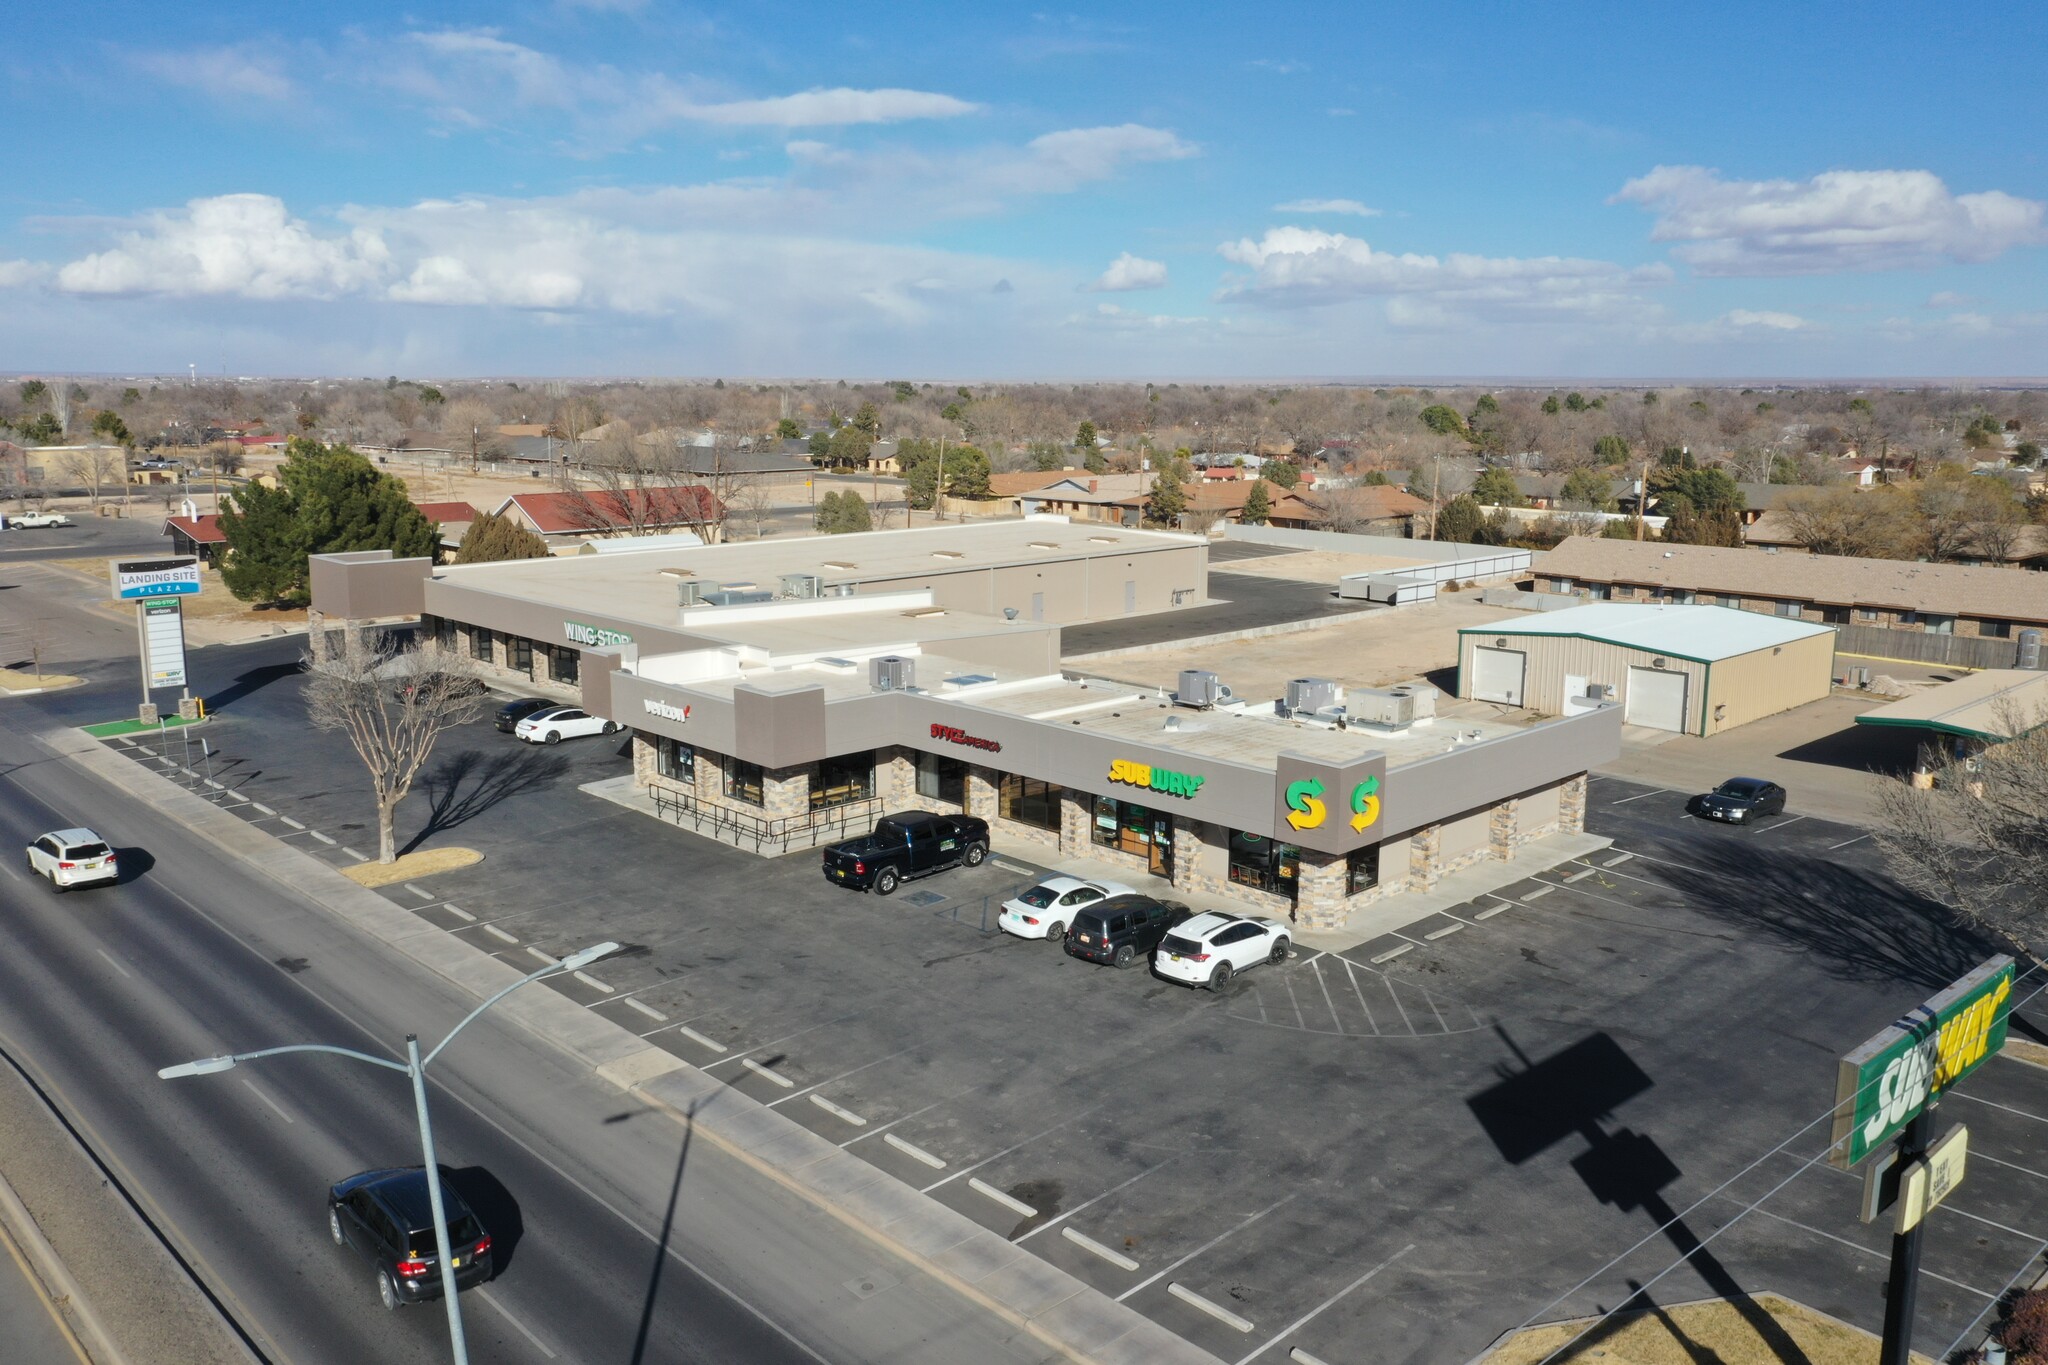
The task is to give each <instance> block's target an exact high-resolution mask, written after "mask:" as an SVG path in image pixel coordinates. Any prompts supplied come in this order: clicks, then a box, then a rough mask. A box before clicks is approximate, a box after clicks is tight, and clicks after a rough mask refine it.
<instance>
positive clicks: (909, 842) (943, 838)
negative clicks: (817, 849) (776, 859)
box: [825, 810, 988, 896]
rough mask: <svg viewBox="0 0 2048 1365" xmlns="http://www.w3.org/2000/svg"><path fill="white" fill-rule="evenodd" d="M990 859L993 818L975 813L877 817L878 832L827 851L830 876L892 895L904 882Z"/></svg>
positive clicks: (831, 879)
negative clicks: (978, 815) (977, 816)
mask: <svg viewBox="0 0 2048 1365" xmlns="http://www.w3.org/2000/svg"><path fill="white" fill-rule="evenodd" d="M986 857H988V821H986V820H977V819H975V818H974V817H973V816H971V815H927V814H925V813H924V812H923V811H915V810H913V811H904V812H902V813H900V814H897V815H885V816H883V817H882V818H881V819H879V820H877V821H875V831H874V833H872V834H869V835H865V836H863V837H862V838H859V839H848V840H847V841H846V842H845V843H841V844H832V845H830V846H828V847H827V848H826V849H825V880H826V881H828V882H833V883H835V884H837V885H839V886H850V887H852V888H853V889H854V890H856V891H866V890H869V889H870V888H872V889H873V891H874V893H875V894H876V895H877V896H886V895H888V894H889V893H890V892H891V891H894V890H895V889H896V887H897V885H898V883H900V882H904V881H907V880H909V879H910V878H912V877H922V876H925V875H927V874H929V873H933V872H943V871H945V870H946V869H947V868H949V867H955V866H958V865H959V864H961V863H965V864H966V865H967V866H969V867H980V866H981V860H982V859H984V858H986Z"/></svg>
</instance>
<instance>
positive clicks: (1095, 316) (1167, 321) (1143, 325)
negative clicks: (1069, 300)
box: [1064, 303, 1217, 332]
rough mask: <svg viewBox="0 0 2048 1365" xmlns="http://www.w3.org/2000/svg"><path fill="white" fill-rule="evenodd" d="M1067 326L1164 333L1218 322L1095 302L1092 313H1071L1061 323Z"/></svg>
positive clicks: (1212, 324)
mask: <svg viewBox="0 0 2048 1365" xmlns="http://www.w3.org/2000/svg"><path fill="white" fill-rule="evenodd" d="M1064 325H1065V326H1068V327H1090V328H1095V329H1098V330H1105V329H1106V330H1109V331H1115V332H1167V331H1181V330H1185V329H1187V328H1190V327H1209V326H1214V325H1217V324H1215V323H1214V322H1213V320H1212V319H1209V318H1203V317H1180V316H1175V315H1173V314H1170V313H1144V312H1140V311H1138V310H1137V309H1135V308H1119V307H1117V306H1116V305H1115V304H1113V303H1098V304H1096V305H1095V308H1094V311H1093V312H1087V313H1072V314H1069V315H1068V316H1067V319H1066V321H1065V323H1064Z"/></svg>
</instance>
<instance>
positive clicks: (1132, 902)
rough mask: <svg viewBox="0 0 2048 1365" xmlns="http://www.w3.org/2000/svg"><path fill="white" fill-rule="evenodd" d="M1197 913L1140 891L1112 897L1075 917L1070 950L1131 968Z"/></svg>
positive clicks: (1068, 943)
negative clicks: (1174, 929)
mask: <svg viewBox="0 0 2048 1365" xmlns="http://www.w3.org/2000/svg"><path fill="white" fill-rule="evenodd" d="M1192 913H1193V912H1192V911H1190V910H1189V909H1188V907H1187V906H1185V905H1182V904H1181V903H1180V902H1179V901H1162V900H1154V899H1153V898H1152V897H1150V896H1145V895H1139V894H1137V893H1136V892H1133V893H1132V894H1130V895H1128V896H1111V897H1110V898H1109V899H1107V900H1101V901H1097V902H1096V903H1095V904H1093V905H1091V906H1089V907H1088V908H1087V909H1085V910H1083V911H1082V912H1081V913H1080V914H1078V915H1076V916H1074V922H1073V923H1072V924H1070V925H1068V926H1067V937H1066V949H1067V952H1068V953H1069V954H1071V955H1072V956H1074V957H1081V958H1086V959H1087V960H1088V961H1090V962H1107V963H1108V964H1109V965H1110V966H1112V967H1128V966H1130V965H1131V964H1132V963H1133V962H1135V961H1137V960H1138V959H1139V958H1141V957H1149V956H1150V955H1151V953H1152V950H1153V949H1155V948H1157V947H1158V946H1159V943H1160V940H1161V939H1164V938H1165V937H1166V935H1167V933H1168V931H1169V930H1171V929H1173V928H1174V926H1176V925H1178V924H1180V923H1181V922H1183V921H1184V920H1186V919H1187V918H1188V916H1189V915H1190V914H1192Z"/></svg>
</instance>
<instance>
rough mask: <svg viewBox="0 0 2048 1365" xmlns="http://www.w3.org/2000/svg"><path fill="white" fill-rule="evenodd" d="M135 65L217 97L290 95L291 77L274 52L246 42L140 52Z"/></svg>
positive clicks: (167, 80)
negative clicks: (180, 49) (176, 50)
mask: <svg viewBox="0 0 2048 1365" xmlns="http://www.w3.org/2000/svg"><path fill="white" fill-rule="evenodd" d="M129 61H131V62H132V63H133V64H134V65H135V66H136V67H138V68H140V69H141V70H143V71H145V72H147V73H149V74H150V75H152V76H154V77H156V78H157V79H158V80H160V81H163V82H165V83H166V84H168V85H177V86H183V87H185V88H187V89H191V90H196V91H198V92H199V93H201V94H203V95H211V96H213V97H215V98H228V97H233V98H238V99H259V100H282V99H289V98H290V97H291V94H292V82H291V78H290V77H289V76H287V75H286V74H285V72H284V63H283V62H282V61H281V60H280V59H279V58H278V56H277V55H276V54H275V53H270V52H264V51H259V50H257V49H255V48H252V47H247V46H240V45H237V46H230V47H202V48H192V49H188V50H186V51H183V52H138V53H134V54H132V55H131V56H130V57H129Z"/></svg>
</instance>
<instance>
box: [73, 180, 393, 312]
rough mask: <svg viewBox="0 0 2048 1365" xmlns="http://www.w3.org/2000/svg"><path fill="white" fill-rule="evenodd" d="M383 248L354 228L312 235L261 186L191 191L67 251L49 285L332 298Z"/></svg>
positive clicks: (363, 277)
mask: <svg viewBox="0 0 2048 1365" xmlns="http://www.w3.org/2000/svg"><path fill="white" fill-rule="evenodd" d="M389 263H390V253H389V252H388V251H387V250H386V248H385V245H384V243H383V241H382V240H381V239H380V238H379V237H378V236H377V235H376V234H375V233H374V232H367V231H363V230H360V229H358V230H357V231H355V232H352V233H349V234H346V235H342V236H320V235H318V234H316V233H315V232H314V231H313V230H312V229H311V228H309V227H308V226H307V225H306V224H305V223H304V222H302V221H301V220H299V219H296V218H292V217H290V216H289V215H288V214H287V213H286V212H285V207H284V203H283V201H282V200H279V199H276V198H273V197H271V196H270V195H267V194H226V195H220V196H218V197H216V198H212V199H194V200H193V201H191V202H190V203H189V204H187V205H186V206H185V207H184V209H183V210H182V211H180V210H169V211H160V212H156V213H151V214H148V215H146V216H144V217H143V218H142V219H141V220H140V221H139V222H138V223H137V225H136V226H135V227H134V228H132V229H130V230H129V231H126V232H123V233H121V234H120V237H119V239H118V245H116V246H114V247H112V248H110V249H108V250H106V251H100V252H95V253H93V254H92V255H89V256H85V257H82V258H80V259H79V260H75V261H72V262H71V263H69V264H68V265H66V266H64V267H63V268H62V269H60V270H59V271H58V272H57V287H58V288H59V289H60V290H63V291H65V292H68V293H74V294H233V295H239V296H241V297H243V298H251V299H283V298H331V297H334V296H336V295H339V294H345V293H350V292H354V291H356V290H360V289H363V288H365V287H367V286H369V285H372V284H374V283H376V282H377V281H378V280H380V279H382V278H383V277H384V275H385V274H386V272H387V270H388V268H389Z"/></svg>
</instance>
